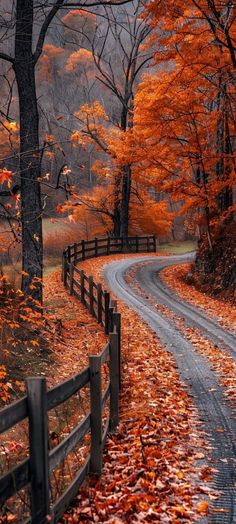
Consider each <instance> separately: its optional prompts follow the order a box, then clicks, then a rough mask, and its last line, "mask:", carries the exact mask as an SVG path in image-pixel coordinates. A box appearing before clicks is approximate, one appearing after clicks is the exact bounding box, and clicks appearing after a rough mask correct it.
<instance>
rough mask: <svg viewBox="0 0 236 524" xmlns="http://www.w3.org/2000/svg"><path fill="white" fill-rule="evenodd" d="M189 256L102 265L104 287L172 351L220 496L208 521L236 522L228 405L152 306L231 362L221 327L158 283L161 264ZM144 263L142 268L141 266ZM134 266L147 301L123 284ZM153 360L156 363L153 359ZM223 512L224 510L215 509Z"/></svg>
mask: <svg viewBox="0 0 236 524" xmlns="http://www.w3.org/2000/svg"><path fill="white" fill-rule="evenodd" d="M192 257H193V255H184V256H183V255H181V256H178V257H177V256H175V257H158V258H157V257H151V256H150V257H146V256H145V257H142V256H139V257H137V258H135V259H134V258H130V259H129V258H126V259H124V260H119V261H116V262H112V263H110V264H107V265H106V266H105V268H104V277H105V280H106V281H107V284H108V286H109V287H110V289H111V290H112V292H113V293H114V295H116V296H117V297H119V298H120V299H122V300H123V301H124V302H126V303H127V305H128V306H129V307H131V308H132V309H134V310H135V311H137V312H138V313H139V315H140V316H141V317H142V319H144V320H145V321H146V322H147V323H148V324H149V326H150V327H151V328H152V329H153V331H154V332H155V333H156V334H157V336H158V338H159V339H160V341H161V342H162V344H163V345H164V346H165V347H166V348H167V350H168V351H170V352H171V353H172V355H173V356H174V358H175V361H176V364H177V366H178V369H179V373H180V376H181V378H182V380H183V382H184V384H185V385H187V387H188V390H189V393H190V394H191V395H192V397H193V401H194V403H195V405H196V406H197V408H198V411H199V415H200V418H201V419H202V421H203V423H204V427H205V430H206V433H207V435H208V440H209V442H210V445H211V452H210V457H209V451H207V452H206V456H207V455H208V460H209V465H210V466H212V467H213V468H214V469H215V470H216V473H215V477H214V486H215V488H216V489H218V490H220V491H221V492H222V496H221V497H220V498H219V499H218V500H216V501H215V502H214V510H215V511H213V512H212V513H211V515H210V516H209V518H208V519H207V522H209V523H213V524H226V523H227V524H229V523H235V524H236V417H235V414H236V413H235V410H234V408H233V406H232V405H231V404H230V403H229V401H227V400H226V398H225V396H224V391H223V387H222V386H221V385H220V383H219V380H218V377H217V375H216V374H215V373H214V371H213V370H212V369H211V367H210V364H209V362H208V360H207V359H206V358H205V357H204V356H202V355H201V354H200V353H198V352H197V351H196V350H195V349H194V347H193V345H192V344H191V343H190V342H189V341H188V340H186V339H185V338H184V336H183V334H182V333H181V331H180V330H178V328H177V327H176V326H175V325H174V323H173V321H171V320H170V321H168V318H167V317H166V316H164V315H162V314H161V313H159V312H158V311H157V310H156V308H155V306H154V305H153V299H154V300H155V303H158V304H161V305H165V306H167V307H168V308H169V309H171V310H172V311H174V312H175V313H176V314H177V315H178V316H181V317H184V318H185V319H186V323H187V324H188V325H191V326H194V327H197V328H199V329H200V330H201V332H202V333H203V334H204V335H206V336H208V338H209V339H211V340H212V341H213V342H214V343H215V344H217V345H219V346H220V347H222V348H223V347H224V348H225V351H227V352H229V353H230V354H231V355H232V356H233V357H234V358H235V356H236V336H235V335H234V333H233V332H230V331H227V330H225V329H224V328H222V327H221V326H220V325H219V324H218V323H217V322H216V321H215V320H214V319H211V318H210V317H208V316H207V315H206V314H205V313H203V312H202V311H201V310H200V309H198V308H197V307H194V306H193V305H190V304H187V303H185V302H183V301H182V300H181V299H180V298H178V296H177V295H176V294H175V293H173V292H172V291H171V290H170V289H169V288H168V287H167V286H166V285H165V284H164V283H163V282H162V281H161V279H160V277H159V276H158V273H159V271H160V270H161V269H163V268H164V267H166V266H169V265H172V264H178V263H186V262H187V261H189V260H190V259H191V258H192ZM144 263H145V265H144ZM134 265H135V267H136V269H137V272H136V275H135V280H137V281H138V284H139V287H141V288H142V289H143V290H145V295H146V298H145V297H144V296H143V293H142V294H141V293H140V292H139V291H138V289H137V288H135V287H133V283H132V284H131V285H130V284H128V283H127V282H126V281H125V274H126V273H127V271H128V270H130V269H131V268H132V266H134ZM157 362H158V359H157ZM220 509H223V512H221V511H218V510H220Z"/></svg>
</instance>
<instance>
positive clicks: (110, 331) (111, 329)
mask: <svg viewBox="0 0 236 524" xmlns="http://www.w3.org/2000/svg"><path fill="white" fill-rule="evenodd" d="M113 315H114V307H113V306H112V305H111V302H110V304H109V330H108V333H112V331H113V329H114V321H113Z"/></svg>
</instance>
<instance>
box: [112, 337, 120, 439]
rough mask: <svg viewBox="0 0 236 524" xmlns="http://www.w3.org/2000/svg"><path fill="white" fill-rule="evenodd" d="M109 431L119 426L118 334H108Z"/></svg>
mask: <svg viewBox="0 0 236 524" xmlns="http://www.w3.org/2000/svg"><path fill="white" fill-rule="evenodd" d="M109 343H110V424H109V427H110V430H111V431H114V429H115V428H116V426H117V425H118V424H119V387H120V385H119V378H120V377H119V353H118V333H110V335H109Z"/></svg>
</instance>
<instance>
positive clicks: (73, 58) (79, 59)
mask: <svg viewBox="0 0 236 524" xmlns="http://www.w3.org/2000/svg"><path fill="white" fill-rule="evenodd" d="M92 61H93V55H92V53H91V51H88V50H87V49H79V50H78V51H75V52H74V53H71V55H70V56H69V58H68V60H67V62H66V71H67V72H68V73H72V72H73V71H75V70H76V69H78V68H79V67H85V66H86V68H87V67H88V66H89V65H90V62H92ZM91 65H93V62H92V64H91Z"/></svg>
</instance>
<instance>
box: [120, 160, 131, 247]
mask: <svg viewBox="0 0 236 524" xmlns="http://www.w3.org/2000/svg"><path fill="white" fill-rule="evenodd" d="M130 190H131V167H130V166H125V167H124V168H123V177H122V195H121V212H120V236H121V237H123V238H124V239H126V238H127V237H128V235H129V202H130Z"/></svg>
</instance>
